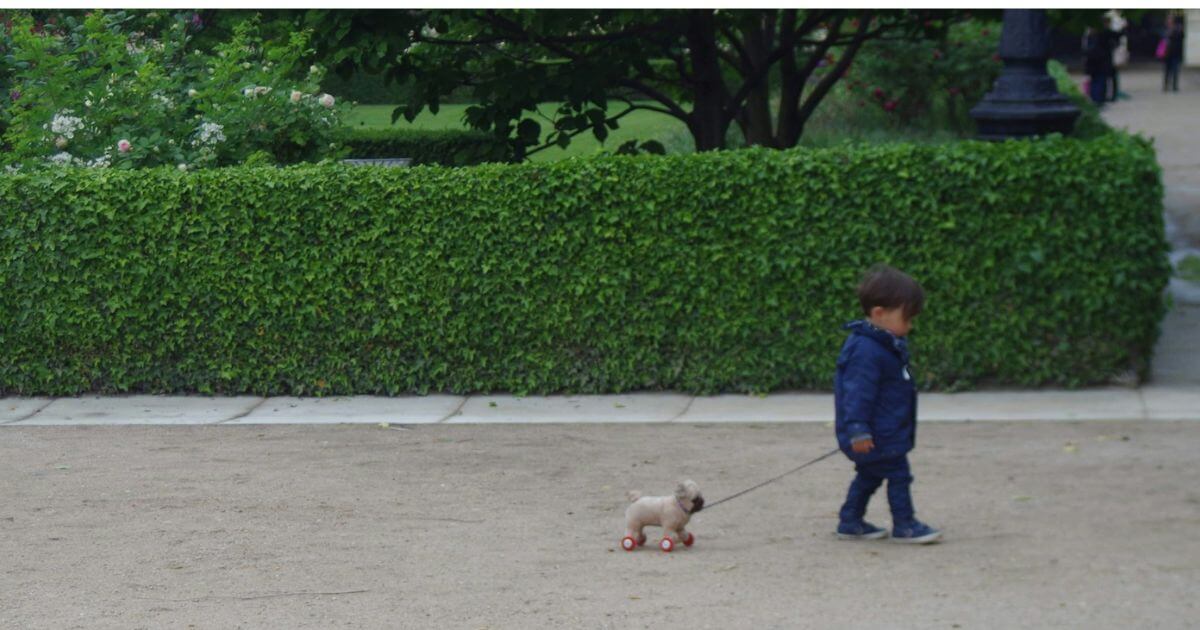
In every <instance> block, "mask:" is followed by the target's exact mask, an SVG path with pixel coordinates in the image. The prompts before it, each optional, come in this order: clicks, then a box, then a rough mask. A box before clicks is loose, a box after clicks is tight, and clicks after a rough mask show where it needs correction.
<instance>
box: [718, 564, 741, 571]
mask: <svg viewBox="0 0 1200 630" xmlns="http://www.w3.org/2000/svg"><path fill="white" fill-rule="evenodd" d="M736 568H737V565H736V564H729V565H726V566H723V567H717V568H716V569H715V572H716V573H724V572H726V571H732V570H734V569H736Z"/></svg>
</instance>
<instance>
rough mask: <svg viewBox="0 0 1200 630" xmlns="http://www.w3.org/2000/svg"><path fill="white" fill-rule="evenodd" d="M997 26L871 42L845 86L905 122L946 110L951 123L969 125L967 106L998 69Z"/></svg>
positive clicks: (966, 25)
mask: <svg viewBox="0 0 1200 630" xmlns="http://www.w3.org/2000/svg"><path fill="white" fill-rule="evenodd" d="M999 41H1000V24H998V23H989V22H977V21H967V22H960V23H957V24H952V25H950V27H949V28H948V29H947V30H946V34H945V36H944V37H943V38H941V39H940V40H935V39H919V40H895V41H879V42H872V43H871V44H870V45H869V46H867V47H866V48H864V49H863V51H862V52H861V53H860V54H859V55H858V57H856V58H855V61H854V70H853V71H852V72H850V73H849V74H847V75H846V77H845V81H846V89H847V91H849V92H852V93H858V94H860V95H861V96H860V97H859V98H860V99H861V101H862V102H863V103H864V105H865V104H868V103H871V104H873V105H874V106H875V107H879V108H880V109H882V110H883V111H885V112H887V113H889V114H891V115H893V116H895V117H896V119H897V122H898V123H899V124H903V125H908V124H911V123H913V122H914V121H916V120H918V119H921V118H923V117H928V116H930V115H931V114H934V113H935V111H942V112H944V114H943V115H945V116H946V117H947V118H949V119H950V121H949V122H950V123H951V125H952V126H958V127H962V126H965V125H969V124H970V121H969V119H968V118H967V116H966V113H967V110H968V109H969V108H970V106H972V105H974V104H975V103H976V102H978V101H979V99H981V98H983V95H984V93H986V92H987V91H988V90H989V89H991V86H992V83H993V82H994V81H995V80H996V77H997V76H998V75H999V73H1000V69H1001V68H1002V64H1001V62H1000V59H999V57H998V56H996V49H997V46H998V45H999Z"/></svg>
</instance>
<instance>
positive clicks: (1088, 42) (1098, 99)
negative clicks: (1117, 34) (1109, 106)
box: [1083, 27, 1114, 105]
mask: <svg viewBox="0 0 1200 630" xmlns="http://www.w3.org/2000/svg"><path fill="white" fill-rule="evenodd" d="M1107 32H1108V29H1094V28H1090V27H1089V28H1088V29H1087V31H1086V33H1085V34H1084V37H1083V53H1084V59H1085V62H1084V71H1085V72H1087V75H1088V96H1089V97H1090V98H1091V99H1092V102H1093V103H1095V104H1097V105H1103V104H1104V102H1105V101H1107V100H1108V81H1109V78H1110V77H1111V76H1112V73H1113V62H1112V51H1113V47H1114V46H1113V44H1112V42H1113V40H1112V39H1111V38H1109V37H1108V36H1107V35H1106V33H1107Z"/></svg>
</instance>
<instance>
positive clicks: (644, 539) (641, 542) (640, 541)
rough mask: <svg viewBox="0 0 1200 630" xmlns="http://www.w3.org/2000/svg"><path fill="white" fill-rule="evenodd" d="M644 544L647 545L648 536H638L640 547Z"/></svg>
mask: <svg viewBox="0 0 1200 630" xmlns="http://www.w3.org/2000/svg"><path fill="white" fill-rule="evenodd" d="M644 544H646V534H642V535H641V536H638V546H639V547H641V546H642V545H644Z"/></svg>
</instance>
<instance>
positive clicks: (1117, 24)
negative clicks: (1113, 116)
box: [1101, 11, 1129, 102]
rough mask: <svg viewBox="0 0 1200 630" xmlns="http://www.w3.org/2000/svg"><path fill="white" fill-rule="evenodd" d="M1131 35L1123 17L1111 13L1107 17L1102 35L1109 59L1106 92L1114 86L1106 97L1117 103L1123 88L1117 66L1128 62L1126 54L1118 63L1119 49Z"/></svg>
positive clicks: (1113, 12) (1114, 12) (1116, 13)
mask: <svg viewBox="0 0 1200 630" xmlns="http://www.w3.org/2000/svg"><path fill="white" fill-rule="evenodd" d="M1128 34H1129V23H1128V22H1126V21H1125V19H1124V18H1122V17H1121V15H1120V13H1118V12H1116V11H1110V12H1109V14H1108V15H1106V16H1105V28H1104V31H1103V32H1102V33H1101V37H1102V38H1103V40H1104V42H1103V43H1104V46H1105V47H1106V48H1108V59H1109V75H1108V84H1106V85H1105V90H1108V88H1109V85H1111V86H1112V91H1111V92H1109V93H1108V94H1107V95H1106V96H1107V99H1108V100H1110V101H1113V102H1116V100H1117V97H1118V96H1119V95H1120V94H1121V86H1120V82H1119V80H1118V77H1117V66H1118V65H1120V64H1124V63H1126V62H1127V61H1128V56H1129V54H1128V53H1125V55H1124V57H1125V58H1124V59H1123V60H1122V61H1120V63H1118V61H1117V49H1118V48H1121V40H1122V39H1124V38H1125V37H1126V36H1127V35H1128Z"/></svg>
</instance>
